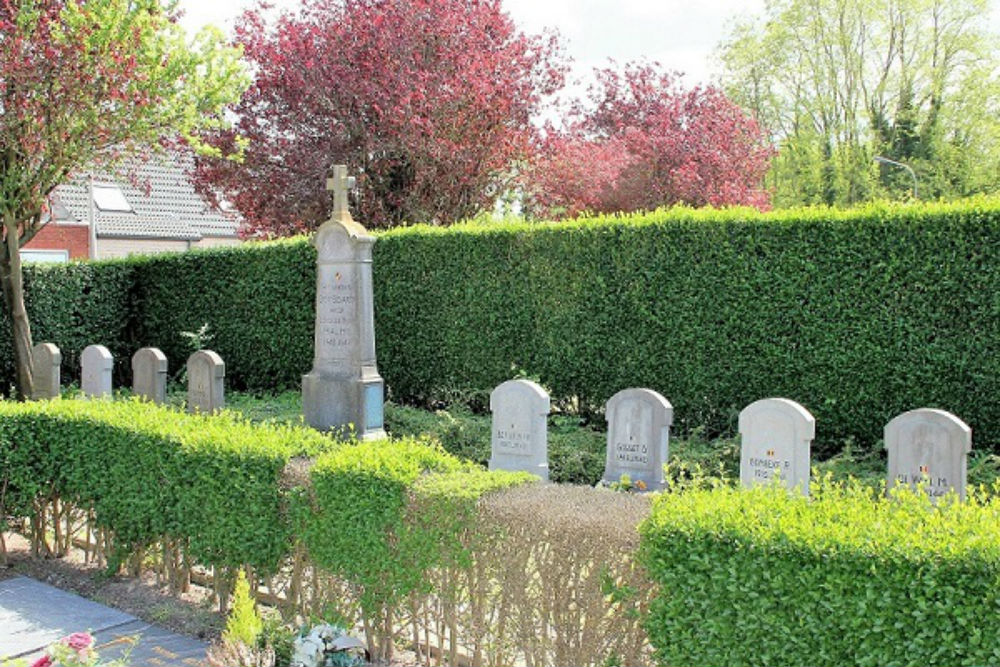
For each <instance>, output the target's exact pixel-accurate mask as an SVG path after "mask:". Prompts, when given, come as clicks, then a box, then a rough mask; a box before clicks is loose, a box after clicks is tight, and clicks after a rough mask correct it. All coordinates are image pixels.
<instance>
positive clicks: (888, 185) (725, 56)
mask: <svg viewBox="0 0 1000 667" xmlns="http://www.w3.org/2000/svg"><path fill="white" fill-rule="evenodd" d="M989 6H990V3H989V2H987V0H956V1H952V2H942V1H938V0H935V1H931V2H927V1H924V0H903V1H897V0H863V1H854V2H848V1H846V0H815V1H814V0H809V1H806V0H786V1H783V2H775V3H771V4H768V5H767V8H766V10H765V11H764V13H763V14H761V15H758V16H755V17H752V18H750V19H747V20H743V21H741V22H738V23H736V24H735V26H734V28H733V30H732V33H731V35H730V36H729V38H728V40H727V41H726V42H725V43H724V44H723V45H722V46H721V48H720V51H721V53H720V55H721V59H722V62H723V64H724V67H725V76H724V82H723V87H724V88H725V90H726V92H727V93H728V94H729V95H730V97H731V98H732V99H733V100H734V101H735V102H736V103H738V104H740V105H741V106H742V107H744V108H745V109H747V110H748V111H749V112H751V113H752V114H753V115H754V117H755V118H756V119H757V120H758V121H759V122H760V123H761V124H762V125H763V127H764V128H765V129H766V130H767V132H769V133H770V134H771V135H772V136H773V137H775V139H776V141H777V143H778V145H779V147H780V152H779V155H778V157H777V158H776V159H775V160H774V162H773V168H772V170H771V172H770V175H769V178H768V184H769V185H770V186H771V187H772V188H773V189H774V191H775V195H774V203H775V205H776V206H782V207H783V206H790V205H802V204H816V203H825V204H829V205H833V204H838V205H841V204H854V203H857V202H861V201H866V200H870V199H872V198H876V197H880V196H885V195H886V194H891V195H892V196H895V197H907V196H909V195H910V192H911V190H912V187H913V183H912V180H911V177H910V175H909V174H908V173H907V172H906V171H905V170H904V169H902V168H899V167H896V166H892V165H876V164H875V163H874V162H873V157H874V156H876V155H881V156H884V157H888V158H890V159H893V160H896V161H901V162H903V163H905V164H907V165H909V166H911V167H912V168H913V169H914V170H915V171H916V174H917V177H918V180H919V187H918V190H919V194H920V196H921V197H923V198H927V199H930V198H939V197H947V198H955V197H963V196H968V195H970V194H974V193H981V192H996V191H997V182H996V172H997V168H998V165H1000V144H998V140H1000V122H998V121H997V118H998V116H997V113H996V111H997V109H998V107H1000V79H998V78H997V75H996V72H997V65H998V56H1000V53H998V51H997V42H996V39H995V35H994V34H991V33H990V32H989V29H988V16H989V13H990V12H989Z"/></svg>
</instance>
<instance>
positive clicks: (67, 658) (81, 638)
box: [30, 632, 128, 667]
mask: <svg viewBox="0 0 1000 667" xmlns="http://www.w3.org/2000/svg"><path fill="white" fill-rule="evenodd" d="M127 664H128V657H127V655H126V656H124V657H122V658H120V659H118V660H114V661H112V662H101V660H100V656H98V655H97V649H96V648H95V647H94V635H92V634H90V633H89V632H74V633H73V634H71V635H67V636H65V637H63V638H62V639H60V640H59V641H56V642H53V643H52V644H50V645H49V646H48V648H46V649H45V655H43V656H42V657H40V658H39V659H38V660H35V661H34V662H33V663H31V665H30V667H126V665H127Z"/></svg>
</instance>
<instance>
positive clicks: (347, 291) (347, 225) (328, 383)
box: [302, 165, 385, 440]
mask: <svg viewBox="0 0 1000 667" xmlns="http://www.w3.org/2000/svg"><path fill="white" fill-rule="evenodd" d="M353 185H354V179H353V178H348V176H347V167H345V166H343V165H337V166H335V167H334V168H333V178H331V179H330V180H329V181H328V182H327V188H328V189H330V190H332V191H333V214H332V215H331V216H330V219H329V220H327V221H326V222H325V223H323V225H322V226H321V227H320V228H319V230H317V232H316V238H315V240H314V243H315V244H316V253H317V261H316V331H315V340H314V343H315V354H314V356H313V367H312V370H311V371H310V372H309V373H308V374H307V375H305V376H303V378H302V411H303V414H304V417H305V421H306V423H307V424H309V425H310V426H312V427H313V428H317V429H320V430H323V431H328V430H338V431H341V432H346V431H347V430H348V429H353V432H354V435H355V436H357V437H358V438H360V439H362V440H370V439H374V438H384V437H385V430H384V429H383V427H382V419H383V414H382V413H383V390H384V388H383V382H382V378H381V376H379V373H378V368H377V366H376V363H375V304H374V298H373V294H372V245H373V244H374V243H375V237H373V236H372V235H371V234H369V233H368V232H367V231H365V228H364V227H362V226H361V225H360V224H358V223H357V222H355V221H354V220H353V219H352V218H351V212H350V211H349V210H348V209H347V192H348V190H349V189H350V188H351V187H353Z"/></svg>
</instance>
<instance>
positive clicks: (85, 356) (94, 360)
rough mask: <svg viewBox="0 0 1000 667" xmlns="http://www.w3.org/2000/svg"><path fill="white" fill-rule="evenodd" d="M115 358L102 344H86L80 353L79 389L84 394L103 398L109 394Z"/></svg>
mask: <svg viewBox="0 0 1000 667" xmlns="http://www.w3.org/2000/svg"><path fill="white" fill-rule="evenodd" d="M114 366H115V359H114V357H112V356H111V352H110V351H109V350H108V348H106V347H104V346H103V345H88V346H87V347H85V348H84V349H83V352H82V353H80V389H81V390H83V394H84V396H88V397H91V398H104V397H106V396H110V395H111V371H112V369H114Z"/></svg>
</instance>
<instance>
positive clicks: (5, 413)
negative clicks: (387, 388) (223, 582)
mask: <svg viewBox="0 0 1000 667" xmlns="http://www.w3.org/2000/svg"><path fill="white" fill-rule="evenodd" d="M334 446H335V445H334V443H333V442H332V441H331V440H330V439H329V438H327V437H325V436H323V435H321V434H319V433H317V432H316V431H313V430H310V429H304V428H295V427H289V426H279V425H252V424H249V423H247V422H244V421H242V420H241V419H240V418H239V417H237V416H236V415H232V414H227V413H224V414H222V415H218V416H214V417H204V416H193V415H186V414H183V413H180V412H177V411H174V410H170V409H168V408H163V407H157V406H154V405H151V404H148V403H142V402H139V401H136V400H132V401H86V400H57V401H45V402H34V403H13V402H9V401H0V459H2V460H4V461H5V463H7V462H9V465H4V467H3V469H2V471H0V474H2V475H3V477H4V480H3V481H4V486H5V488H8V489H9V491H8V493H7V494H6V496H5V499H4V502H5V507H4V512H3V513H4V514H15V515H17V514H20V515H22V516H23V515H25V514H28V513H30V512H27V511H26V510H27V508H29V507H31V503H32V501H33V500H34V498H36V497H43V498H44V497H47V496H48V494H49V493H50V492H51V491H50V490H54V491H55V492H57V493H58V494H59V495H60V496H61V497H62V498H63V499H65V500H67V501H70V502H72V503H73V504H75V505H77V506H79V507H83V508H90V509H91V510H92V512H93V515H94V520H95V522H96V524H97V525H98V526H99V527H103V528H108V529H110V530H111V531H113V533H114V537H115V540H116V541H117V543H118V544H119V545H120V546H121V547H122V548H123V549H130V548H134V547H142V546H144V545H149V544H152V543H153V542H155V541H157V540H160V539H164V538H182V539H184V540H185V543H186V547H187V549H188V552H189V553H190V554H191V555H192V556H193V557H194V558H195V559H197V560H198V561H200V562H202V563H206V564H211V565H214V566H217V567H224V568H230V567H237V566H240V565H242V564H249V565H252V566H254V567H255V568H259V569H260V570H262V571H264V572H268V571H273V570H274V568H276V567H277V564H278V561H279V560H280V559H281V557H282V556H283V555H285V553H286V552H287V549H288V545H289V543H290V540H291V535H290V531H291V526H290V522H289V521H288V520H287V518H286V516H285V514H286V511H287V510H286V507H285V504H286V500H285V493H284V491H283V490H282V474H283V472H284V469H285V466H286V464H287V463H288V461H289V459H291V458H292V457H294V456H301V455H314V454H317V453H319V452H321V451H324V450H327V449H331V448H333V447H334Z"/></svg>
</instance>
